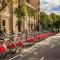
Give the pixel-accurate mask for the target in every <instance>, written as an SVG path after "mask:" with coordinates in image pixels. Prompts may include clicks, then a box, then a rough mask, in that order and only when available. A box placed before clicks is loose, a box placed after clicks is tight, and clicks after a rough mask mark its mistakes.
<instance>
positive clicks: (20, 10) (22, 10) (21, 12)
mask: <svg viewBox="0 0 60 60" xmlns="http://www.w3.org/2000/svg"><path fill="white" fill-rule="evenodd" d="M14 14H16V16H17V17H25V16H26V4H25V2H22V3H20V5H19V6H18V7H16V8H15V11H14Z"/></svg>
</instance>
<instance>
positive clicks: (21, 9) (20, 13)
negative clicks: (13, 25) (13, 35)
mask: <svg viewBox="0 0 60 60" xmlns="http://www.w3.org/2000/svg"><path fill="white" fill-rule="evenodd" d="M14 14H16V17H18V23H19V22H21V21H22V19H23V25H24V23H25V17H26V4H25V1H24V0H22V2H20V3H19V5H18V7H16V8H15V11H14ZM20 28H21V27H20V25H18V30H19V32H20V31H21V30H20ZM23 29H24V27H23Z"/></svg>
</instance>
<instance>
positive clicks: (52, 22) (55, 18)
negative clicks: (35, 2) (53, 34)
mask: <svg viewBox="0 0 60 60" xmlns="http://www.w3.org/2000/svg"><path fill="white" fill-rule="evenodd" d="M40 23H41V24H42V25H44V26H47V28H51V29H52V30H53V29H54V28H58V29H59V28H60V16H59V15H56V14H54V13H51V14H50V15H47V14H46V13H44V12H40Z"/></svg>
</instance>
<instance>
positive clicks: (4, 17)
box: [0, 0, 38, 33]
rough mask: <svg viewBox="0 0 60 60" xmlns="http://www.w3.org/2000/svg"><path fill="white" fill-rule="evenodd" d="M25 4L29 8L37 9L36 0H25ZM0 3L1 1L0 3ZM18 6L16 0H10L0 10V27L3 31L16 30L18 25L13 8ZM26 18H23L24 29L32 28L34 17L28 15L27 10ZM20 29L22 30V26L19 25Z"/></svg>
mask: <svg viewBox="0 0 60 60" xmlns="http://www.w3.org/2000/svg"><path fill="white" fill-rule="evenodd" d="M25 3H26V6H27V7H28V8H29V9H30V8H32V9H34V10H37V8H38V0H25ZM0 5H1V3H0ZM17 6H18V0H11V1H10V2H9V3H8V5H7V6H6V7H5V8H4V9H3V10H2V11H1V19H0V20H1V29H2V30H3V31H4V32H5V33H10V32H12V30H13V32H16V33H17V32H18V25H17V20H18V18H17V17H16V15H15V14H14V10H15V8H16V7H17ZM26 17H27V18H26V20H25V25H24V26H25V29H27V30H29V29H30V30H34V18H33V17H30V21H29V17H28V12H27V13H26ZM36 21H37V20H36V19H35V24H36ZM29 22H30V25H31V26H30V28H29ZM20 28H21V31H22V30H23V26H22V25H21V27H20Z"/></svg>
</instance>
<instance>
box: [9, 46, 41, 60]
mask: <svg viewBox="0 0 60 60" xmlns="http://www.w3.org/2000/svg"><path fill="white" fill-rule="evenodd" d="M35 47H36V46H35ZM35 47H33V48H32V49H33V50H32V49H28V50H27V51H26V52H28V53H27V54H25V55H22V54H23V53H26V52H22V53H21V54H18V55H16V56H14V57H13V58H10V59H9V60H13V59H15V58H17V57H19V56H20V57H21V58H20V59H22V58H23V57H25V56H27V55H28V54H30V53H32V52H33V51H35V50H36V49H37V48H38V47H40V46H38V47H37V48H35ZM29 51H30V52H29ZM21 55H22V56H21ZM20 59H19V60H20Z"/></svg>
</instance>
